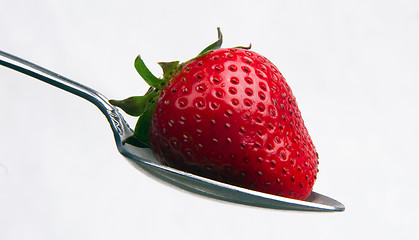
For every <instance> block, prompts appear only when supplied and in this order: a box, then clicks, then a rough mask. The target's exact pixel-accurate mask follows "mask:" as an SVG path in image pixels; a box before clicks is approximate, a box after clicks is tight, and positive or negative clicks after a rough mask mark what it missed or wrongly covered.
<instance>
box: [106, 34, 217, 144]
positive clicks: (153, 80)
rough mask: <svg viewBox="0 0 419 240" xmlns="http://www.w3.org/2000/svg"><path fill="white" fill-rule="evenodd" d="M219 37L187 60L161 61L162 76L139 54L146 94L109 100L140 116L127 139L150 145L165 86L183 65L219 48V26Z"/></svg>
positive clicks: (139, 68) (130, 113) (128, 112)
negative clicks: (150, 134)
mask: <svg viewBox="0 0 419 240" xmlns="http://www.w3.org/2000/svg"><path fill="white" fill-rule="evenodd" d="M217 32H218V39H217V41H215V42H214V43H212V44H211V45H209V46H208V47H206V48H205V49H204V50H202V51H201V52H200V53H199V54H198V56H196V57H195V58H192V59H190V60H188V61H186V62H183V63H180V62H179V61H172V62H159V63H158V64H159V65H160V67H161V68H162V70H163V76H162V78H158V77H156V76H154V75H153V73H151V71H150V70H149V69H148V68H147V66H146V65H145V63H144V61H143V60H142V59H141V56H140V55H138V56H137V57H136V59H135V61H134V67H135V69H136V70H137V72H138V73H139V74H140V76H141V77H142V78H143V80H144V81H145V82H146V83H147V84H148V85H149V86H150V88H149V89H148V91H147V92H146V94H144V95H143V96H133V97H129V98H126V99H123V100H114V99H112V100H109V103H110V104H112V105H114V106H116V107H119V108H121V109H122V110H123V111H124V112H125V113H127V114H128V115H131V116H136V117H139V119H138V121H137V124H136V126H135V129H134V136H132V137H131V138H129V139H127V142H130V143H131V144H133V145H136V146H138V147H150V142H149V132H150V125H151V119H152V115H153V112H154V109H155V107H156V102H157V99H158V97H159V95H160V92H161V91H162V89H163V87H164V86H165V85H166V84H167V83H168V82H169V81H170V80H171V79H172V78H173V77H174V76H176V75H177V74H178V73H179V72H180V71H181V70H182V69H183V67H184V66H185V65H186V64H188V63H189V62H191V61H193V60H195V59H197V58H200V57H202V56H204V55H205V54H207V53H209V52H210V51H212V50H216V49H219V48H220V47H221V45H222V43H223V36H222V33H221V30H220V28H217Z"/></svg>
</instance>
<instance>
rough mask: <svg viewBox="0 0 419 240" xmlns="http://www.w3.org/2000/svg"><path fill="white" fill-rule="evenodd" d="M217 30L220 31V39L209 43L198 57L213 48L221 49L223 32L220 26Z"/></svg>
mask: <svg viewBox="0 0 419 240" xmlns="http://www.w3.org/2000/svg"><path fill="white" fill-rule="evenodd" d="M217 32H218V40H217V41H215V42H214V43H213V44H211V45H209V46H208V47H206V48H205V49H204V50H202V51H201V52H200V53H199V54H198V57H201V56H202V55H204V54H206V53H207V52H209V51H211V50H215V49H219V48H220V47H221V45H222V44H223V34H222V33H221V30H220V28H219V27H218V28H217Z"/></svg>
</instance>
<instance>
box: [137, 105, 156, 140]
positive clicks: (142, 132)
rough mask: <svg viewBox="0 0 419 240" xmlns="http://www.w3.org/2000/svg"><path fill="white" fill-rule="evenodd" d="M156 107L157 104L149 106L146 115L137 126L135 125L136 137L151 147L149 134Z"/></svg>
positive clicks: (144, 114) (142, 116) (139, 120)
mask: <svg viewBox="0 0 419 240" xmlns="http://www.w3.org/2000/svg"><path fill="white" fill-rule="evenodd" d="M155 107H156V102H153V103H151V104H149V105H147V107H146V109H145V111H144V113H143V114H142V115H141V117H140V119H138V121H137V124H136V125H135V130H134V136H136V137H137V138H138V140H140V141H141V142H142V143H144V144H145V145H147V146H150V140H149V133H150V126H151V119H152V117H153V112H154V108H155Z"/></svg>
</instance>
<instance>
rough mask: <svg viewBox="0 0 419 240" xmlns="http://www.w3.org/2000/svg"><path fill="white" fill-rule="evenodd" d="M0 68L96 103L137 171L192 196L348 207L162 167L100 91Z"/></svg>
mask: <svg viewBox="0 0 419 240" xmlns="http://www.w3.org/2000/svg"><path fill="white" fill-rule="evenodd" d="M0 65H3V66H5V67H7V68H10V69H13V70H16V71H18V72H21V73H24V74H26V75H29V76H31V77H34V78H36V79H38V80H41V81H43V82H46V83H49V84H51V85H53V86H55V87H58V88H60V89H62V90H65V91H67V92H70V93H72V94H75V95H77V96H79V97H81V98H84V99H86V100H88V101H89V102H91V103H93V104H94V105H95V106H96V107H98V108H99V109H100V111H101V112H102V113H103V114H104V115H105V117H106V118H107V120H108V122H109V124H110V127H111V129H112V132H113V134H114V138H115V142H116V146H117V148H118V151H119V152H120V153H121V154H122V155H123V156H124V157H125V158H126V159H127V160H128V161H129V162H130V163H131V164H132V165H133V166H134V167H136V168H137V169H139V170H141V171H143V172H146V173H148V174H149V175H150V176H152V177H154V178H156V179H159V180H162V181H164V182H167V183H169V184H172V185H174V186H177V187H180V188H182V189H184V190H187V191H189V192H193V193H197V194H200V195H203V196H207V197H210V198H215V199H219V200H223V201H227V202H232V203H237V204H244V205H250V206H255V207H263V208H271V209H283V210H296V211H321V212H331V211H344V210H345V206H344V205H343V204H342V203H340V202H338V201H336V200H334V199H332V198H330V197H327V196H324V195H321V194H318V193H315V192H312V193H311V195H310V196H309V197H308V199H306V200H305V201H301V200H295V199H290V198H285V197H280V196H275V195H271V194H266V193H261V192H257V191H253V190H249V189H245V188H241V187H237V186H233V185H230V184H226V183H221V182H218V181H214V180H211V179H208V178H204V177H200V176H197V175H194V174H191V173H187V172H184V171H180V170H177V169H174V168H171V167H168V166H166V165H163V164H161V163H160V162H159V161H158V160H157V159H156V158H155V157H154V156H153V153H152V151H151V150H150V149H148V148H140V147H137V146H135V145H134V144H131V143H130V141H127V140H128V139H129V137H130V136H132V135H133V130H132V129H131V128H130V127H129V126H128V124H127V123H126V121H125V120H124V118H123V116H122V115H121V114H120V113H119V112H118V109H117V108H115V107H114V106H112V105H111V104H109V101H108V99H107V98H106V97H105V96H103V95H102V94H101V93H99V92H98V91H96V90H94V89H91V88H89V87H86V86H84V85H82V84H80V83H77V82H74V81H72V80H70V79H68V78H65V77H63V76H61V75H59V74H56V73H54V72H51V71H49V70H47V69H45V68H42V67H40V66H38V65H35V64H33V63H31V62H28V61H26V60H23V59H21V58H18V57H16V56H13V55H11V54H8V53H6V52H3V51H0Z"/></svg>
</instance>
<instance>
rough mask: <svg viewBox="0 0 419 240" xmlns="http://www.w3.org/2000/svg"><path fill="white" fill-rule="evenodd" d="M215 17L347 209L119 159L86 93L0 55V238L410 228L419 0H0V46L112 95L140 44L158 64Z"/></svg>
mask: <svg viewBox="0 0 419 240" xmlns="http://www.w3.org/2000/svg"><path fill="white" fill-rule="evenodd" d="M218 26H219V27H221V29H222V31H223V33H224V37H225V38H224V40H225V41H224V46H226V47H232V46H237V45H248V44H249V43H252V44H253V50H254V51H256V52H259V53H261V54H262V55H265V56H266V57H268V58H269V59H270V60H271V61H272V62H274V63H275V64H276V65H277V66H278V68H279V69H280V70H281V72H282V73H283V74H284V76H285V77H286V79H287V81H288V83H289V84H290V85H291V88H292V89H293V92H294V95H295V96H296V98H297V101H298V104H299V107H300V110H301V112H302V115H303V118H304V121H305V123H306V126H307V128H308V130H309V132H310V134H311V136H312V138H313V141H314V144H315V146H316V147H317V150H318V152H319V154H320V166H319V167H320V173H319V175H318V176H319V178H318V181H317V182H316V184H315V187H314V190H315V191H316V192H319V193H322V194H325V195H328V196H331V197H333V198H336V199H337V200H339V201H341V202H343V203H344V204H345V206H346V211H345V212H343V213H306V212H290V211H278V210H267V209H260V208H254V207H246V206H240V205H235V204H229V203H224V202H220V201H215V200H211V199H208V198H203V197H199V196H196V195H193V194H189V193H186V192H184V191H181V190H178V189H175V188H172V187H169V186H167V185H164V184H161V183H160V182H158V181H155V180H153V179H150V178H148V177H147V176H146V175H144V174H143V173H141V172H138V171H137V170H136V169H134V168H133V167H132V166H131V165H130V164H129V163H128V162H126V161H125V159H123V157H122V156H121V155H120V154H119V153H118V151H117V149H116V147H115V144H114V140H113V135H112V133H111V130H110V128H109V124H108V123H107V121H106V119H105V118H104V117H103V116H102V114H101V113H100V111H99V110H98V109H96V107H95V106H93V105H92V104H90V103H89V102H87V101H85V100H83V99H81V98H78V97H76V96H74V95H70V94H68V93H66V92H64V91H61V90H58V89H56V88H54V87H51V86H49V85H47V84H45V83H42V82H40V81H37V80H34V79H31V78H29V77H27V76H25V75H23V74H20V73H17V72H14V71H12V70H9V69H6V68H4V67H0V102H1V108H2V109H1V117H0V136H1V140H0V239H2V240H3V239H4V240H26V239H60V240H65V239H241V240H244V239H279V238H282V239H381V238H384V237H388V238H393V239H395V238H397V239H414V238H418V237H419V233H418V231H417V227H418V223H417V218H418V215H419V211H418V210H417V204H418V202H419V193H418V185H417V184H418V182H419V180H418V177H417V176H418V169H419V163H418V161H419V154H418V152H417V149H418V144H419V141H418V134H419V127H418V122H419V114H418V112H419V110H418V103H419V94H418V93H419V90H418V88H419V84H418V83H419V64H418V63H419V61H418V57H419V47H418V45H419V44H418V43H419V31H418V30H419V4H418V1H414V0H412V1H405V0H398V1H353V0H351V1H263V0H258V1H227V0H224V1H217V0H213V1H159V0H153V1H150V0H147V1H143V0H135V1H127V0H121V1H103V0H102V1H91V0H61V1H55V0H13V1H12V0H3V1H2V2H1V5H0V49H1V50H2V51H6V52H9V53H12V54H14V55H17V56H20V57H22V58H25V59H27V60H29V61H32V62H35V63H37V64H39V65H41V66H43V67H45V68H48V69H50V70H52V71H55V72H57V73H60V74H62V75H64V76H66V77H69V78H71V79H73V80H76V81H78V82H81V83H83V84H85V85H87V86H90V87H92V88H94V89H97V90H99V91H100V92H102V93H103V94H104V95H105V96H107V97H109V98H125V97H128V96H132V95H139V94H143V93H144V92H145V91H146V89H147V88H146V85H145V83H143V82H142V80H141V79H140V77H139V76H138V74H137V73H136V71H135V69H134V67H133V61H134V58H135V57H136V55H137V54H139V53H141V55H142V57H143V58H144V59H145V61H146V63H147V64H148V65H149V66H150V68H151V69H152V71H153V72H154V73H155V74H156V75H159V74H160V71H159V68H158V66H157V64H155V63H156V62H158V61H171V60H181V61H185V60H188V59H190V58H191V57H194V56H195V55H196V54H197V53H198V52H199V51H201V50H202V49H203V48H204V47H205V46H207V45H208V44H209V43H211V42H213V41H214V40H216V37H217V36H216V27H218ZM129 121H130V123H131V124H134V123H135V119H130V120H129Z"/></svg>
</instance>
